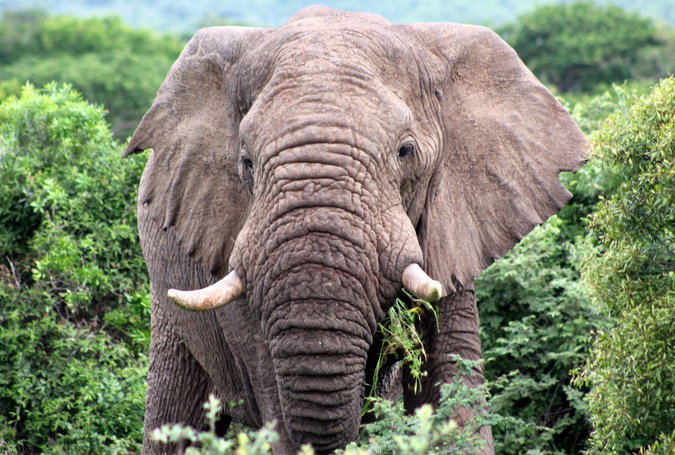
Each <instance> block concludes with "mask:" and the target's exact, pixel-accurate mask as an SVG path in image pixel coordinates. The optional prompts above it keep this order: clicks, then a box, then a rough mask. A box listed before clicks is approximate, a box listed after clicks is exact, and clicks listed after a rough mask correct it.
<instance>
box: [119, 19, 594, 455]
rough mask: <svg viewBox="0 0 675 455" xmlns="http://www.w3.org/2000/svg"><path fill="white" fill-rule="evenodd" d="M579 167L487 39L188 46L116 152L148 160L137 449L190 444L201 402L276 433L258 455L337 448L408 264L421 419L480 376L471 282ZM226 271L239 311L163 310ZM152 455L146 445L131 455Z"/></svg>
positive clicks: (476, 33)
mask: <svg viewBox="0 0 675 455" xmlns="http://www.w3.org/2000/svg"><path fill="white" fill-rule="evenodd" d="M407 144H410V145H412V146H413V147H414V150H413V151H412V152H410V148H406V147H403V146H404V145H407ZM585 147H586V142H585V139H584V137H583V135H582V134H581V133H580V131H579V130H578V129H577V127H576V126H575V125H574V123H573V121H572V120H571V119H570V117H569V115H568V114H567V112H565V110H564V109H563V108H562V107H561V106H560V105H559V104H558V103H557V102H556V101H555V100H554V98H553V97H552V96H551V95H550V94H549V92H548V91H547V90H546V89H545V88H544V87H543V86H542V85H541V84H540V83H539V82H538V81H537V80H536V79H535V78H534V76H532V74H531V73H530V72H529V71H528V70H527V69H526V68H525V67H524V65H523V64H522V62H521V61H520V60H519V59H518V57H517V56H516V55H515V53H514V52H513V50H511V49H510V48H509V47H508V46H507V45H506V44H505V43H504V42H503V41H501V40H500V39H499V38H498V37H497V36H496V35H495V34H494V33H492V32H490V31H489V30H487V29H485V28H481V27H475V26H465V25H457V24H449V23H434V24H412V25H391V24H389V23H388V22H387V21H385V20H384V19H383V18H381V17H378V16H375V15H371V14H355V13H343V12H338V11H333V10H330V9H328V8H323V7H311V8H306V9H304V10H302V11H300V12H299V13H297V14H296V15H295V16H293V18H292V19H291V20H290V21H289V22H288V23H287V24H286V25H284V26H283V27H281V28H279V29H249V28H238V27H217V28H210V29H206V30H202V31H200V32H199V33H198V34H197V35H196V36H195V37H194V38H193V39H192V41H190V43H189V44H188V45H187V47H186V48H185V50H184V51H183V53H182V55H181V56H180V58H179V59H178V61H177V62H176V63H175V65H174V66H173V68H172V69H171V72H170V73H169V75H168V76H167V78H166V81H165V82H164V84H163V85H162V87H161V89H160V90H159V93H158V95H157V98H156V99H155V101H154V104H153V106H152V108H151V109H150V110H149V111H148V113H147V114H146V115H145V117H144V118H143V121H142V123H141V124H140V126H139V127H138V129H137V131H136V133H135V134H134V136H133V138H132V140H131V142H130V144H129V147H128V150H127V153H136V152H140V151H143V150H145V149H148V148H152V149H153V152H152V153H151V154H150V156H149V159H148V163H147V166H146V169H145V173H144V174H143V178H142V180H141V185H140V195H139V229H140V235H141V241H142V245H143V250H144V254H145V258H146V261H147V264H148V269H149V272H150V279H151V283H152V342H151V348H150V369H149V374H148V395H147V409H146V419H145V428H146V435H147V433H148V432H149V431H150V430H152V429H153V428H156V427H158V426H160V425H161V424H165V423H172V422H181V423H184V424H189V425H193V426H195V427H200V425H201V424H202V414H203V410H202V407H201V405H202V403H203V402H204V401H205V400H206V399H207V397H208V394H209V393H212V392H214V393H217V394H218V395H219V396H220V397H221V398H222V399H223V400H224V402H231V401H233V402H241V403H240V404H239V405H237V406H235V407H234V408H232V409H231V410H229V411H228V413H229V416H230V417H231V418H232V419H234V420H235V421H238V422H241V423H243V424H246V425H251V426H260V425H261V424H262V423H263V422H266V421H271V420H276V421H277V422H278V425H277V429H278V430H279V431H280V433H281V442H280V443H279V444H278V445H277V446H276V447H275V448H274V449H275V453H277V454H285V453H290V452H292V451H294V450H296V449H297V448H298V447H299V446H300V445H301V444H303V443H312V444H314V446H315V448H316V449H317V450H318V451H320V452H324V451H329V450H331V449H334V448H337V447H342V446H344V445H345V444H347V443H348V442H350V441H352V440H354V439H355V438H356V436H357V432H358V428H359V424H360V421H361V414H360V411H361V406H362V399H363V394H364V384H365V383H366V382H367V381H369V380H370V378H371V377H372V362H369V359H371V360H372V359H373V358H374V354H375V351H376V350H377V349H378V346H377V344H376V343H374V342H373V340H374V338H375V333H376V323H377V321H378V319H380V318H381V317H382V316H383V314H384V312H385V311H386V309H387V308H388V307H389V306H390V305H391V304H392V303H393V300H394V299H395V297H396V295H397V293H398V292H399V290H400V288H401V272H402V271H403V269H404V268H405V267H406V266H407V265H408V264H410V263H413V262H416V263H419V264H421V265H422V267H423V268H424V269H425V271H426V272H427V273H428V274H429V275H430V276H431V277H432V278H435V279H437V280H439V281H440V282H441V283H442V284H443V288H444V293H445V297H443V298H442V299H441V300H440V301H439V302H438V305H439V317H440V320H439V324H438V328H437V326H436V324H435V323H434V321H433V320H432V319H431V317H430V316H427V317H426V319H425V320H424V321H423V323H422V324H421V326H422V330H423V336H424V343H425V347H426V351H427V353H428V354H429V355H428V360H427V362H426V365H425V369H426V371H427V372H428V375H427V376H426V377H425V378H424V380H423V387H422V391H421V392H420V393H418V394H414V393H413V392H412V390H411V388H409V387H408V383H409V382H408V380H407V378H406V375H405V374H404V375H403V393H404V400H405V405H406V407H407V408H408V409H413V408H415V407H416V406H418V405H420V404H422V403H425V402H430V403H435V402H437V400H438V388H437V387H436V386H435V384H437V383H441V382H447V381H449V380H450V378H451V376H452V374H453V371H455V367H454V365H453V364H452V362H450V360H449V359H448V356H447V355H448V354H450V353H455V354H459V355H461V356H463V357H466V358H469V359H479V358H481V351H480V343H479V338H478V313H477V310H476V304H475V299H474V292H473V284H472V283H473V280H474V278H475V277H476V276H477V275H478V274H479V273H480V271H481V270H482V269H483V268H485V267H486V266H487V265H489V264H490V263H491V262H492V261H493V260H494V259H495V258H497V257H500V256H502V255H503V254H504V253H505V252H506V251H508V250H509V249H510V248H512V247H513V245H514V244H515V243H517V242H518V241H519V240H520V239H521V238H522V237H523V236H524V235H525V234H526V233H527V232H528V231H530V230H531V229H532V228H533V227H534V226H536V225H538V224H540V223H542V222H543V221H544V220H545V219H546V218H548V217H549V216H550V215H552V214H554V213H556V212H557V211H558V210H559V209H560V208H561V207H562V205H563V204H564V203H565V202H566V201H567V200H568V198H569V196H570V195H569V193H568V192H567V191H566V190H565V189H564V188H563V187H562V185H561V184H560V183H559V181H558V173H559V172H560V171H575V170H576V169H578V168H579V166H580V165H581V164H582V162H583V159H584V158H583V154H584V150H585ZM409 152H410V153H409ZM233 269H234V270H236V271H237V273H238V274H239V276H240V277H242V279H243V281H244V283H245V297H243V298H240V299H238V300H236V301H235V302H233V303H231V304H229V305H227V306H225V307H222V308H219V309H216V310H212V311H206V312H201V313H197V312H189V311H186V310H184V309H181V308H179V307H177V306H175V305H174V304H172V303H170V302H169V301H168V299H167V297H166V293H167V290H168V289H169V288H177V289H197V288H202V287H205V286H207V285H209V284H211V283H214V282H215V281H217V280H218V279H219V278H221V277H222V276H224V275H225V274H227V273H228V272H229V271H230V270H233ZM482 380H483V379H482V374H481V372H479V374H478V375H477V376H475V377H472V378H467V379H466V381H467V382H468V383H470V384H472V385H475V384H479V383H481V382H482ZM458 417H459V418H460V420H461V419H462V418H466V416H458ZM223 421H224V422H225V424H226V423H227V422H228V421H229V419H228V418H227V417H226V418H224V419H223ZM223 426H225V425H223ZM482 435H483V437H484V438H485V439H486V440H487V446H486V449H485V451H484V452H485V453H492V452H493V449H492V441H491V436H490V431H489V428H484V429H483V430H482ZM162 451H166V448H160V447H158V446H156V445H154V443H152V442H151V441H149V439H148V438H147V436H146V441H145V445H144V450H143V453H146V454H147V453H160V452H162Z"/></svg>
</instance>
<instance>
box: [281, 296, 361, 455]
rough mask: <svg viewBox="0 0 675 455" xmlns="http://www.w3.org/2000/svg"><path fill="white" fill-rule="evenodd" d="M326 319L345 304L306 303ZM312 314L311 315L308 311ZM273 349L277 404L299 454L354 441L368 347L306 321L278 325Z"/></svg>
mask: <svg viewBox="0 0 675 455" xmlns="http://www.w3.org/2000/svg"><path fill="white" fill-rule="evenodd" d="M307 305H308V306H314V307H315V308H316V307H319V306H320V308H321V310H320V311H322V312H325V313H326V314H327V315H329V314H331V313H339V312H340V311H341V310H340V308H341V307H342V306H343V303H342V302H337V301H334V302H327V301H320V302H307ZM308 311H309V310H308ZM278 325H279V326H284V327H287V328H285V329H282V332H283V333H279V334H277V336H275V337H273V339H272V341H271V343H270V348H271V355H272V361H273V365H274V370H275V373H276V377H277V384H278V392H279V400H280V404H281V409H282V412H283V424H284V425H285V427H286V431H287V434H288V435H289V437H290V439H291V441H292V443H293V445H294V446H295V449H298V448H299V447H300V446H301V445H302V444H306V443H310V444H312V445H313V446H314V449H315V450H316V451H317V452H318V453H328V452H331V451H333V450H334V449H337V448H341V447H344V446H345V445H346V444H348V443H349V442H351V441H353V440H355V439H356V437H357V435H358V428H359V424H360V417H361V407H362V400H363V398H362V397H363V384H364V380H365V367H366V356H367V351H368V345H369V344H370V342H369V341H368V338H367V337H366V336H364V335H365V334H359V335H356V334H353V333H349V329H347V328H345V327H330V326H326V323H325V322H322V324H321V325H323V327H320V328H319V327H313V325H319V324H312V323H311V322H310V323H308V321H307V320H302V321H293V320H289V319H286V320H284V321H283V322H281V321H280V322H279V324H278Z"/></svg>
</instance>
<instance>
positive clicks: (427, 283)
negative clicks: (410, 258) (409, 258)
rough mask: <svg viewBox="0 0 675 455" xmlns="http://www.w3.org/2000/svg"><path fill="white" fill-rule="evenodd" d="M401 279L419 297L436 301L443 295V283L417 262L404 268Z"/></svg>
mask: <svg viewBox="0 0 675 455" xmlns="http://www.w3.org/2000/svg"><path fill="white" fill-rule="evenodd" d="M401 281H402V282H403V286H405V287H406V288H407V289H408V290H409V291H410V292H412V293H413V295H414V296H415V297H417V298H418V299H422V300H426V301H427V302H435V301H437V300H438V299H440V298H441V296H442V295H443V287H442V286H441V283H439V282H438V281H436V280H433V279H431V278H430V277H429V275H427V274H426V273H425V272H424V270H422V268H421V267H420V266H419V265H417V264H410V265H409V266H408V267H406V268H405V270H403V276H402V278H401Z"/></svg>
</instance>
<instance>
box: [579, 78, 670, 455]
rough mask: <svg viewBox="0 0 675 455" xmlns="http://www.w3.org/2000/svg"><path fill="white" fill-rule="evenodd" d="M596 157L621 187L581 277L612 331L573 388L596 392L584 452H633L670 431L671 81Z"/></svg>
mask: <svg viewBox="0 0 675 455" xmlns="http://www.w3.org/2000/svg"><path fill="white" fill-rule="evenodd" d="M594 155H595V157H596V159H597V160H598V161H600V162H601V163H602V164H603V165H605V166H606V167H608V168H609V169H610V171H612V172H615V173H620V174H621V177H622V182H621V184H620V185H619V186H618V188H617V189H616V191H615V192H614V193H613V194H612V195H611V196H608V197H607V198H606V199H604V200H603V201H601V202H600V204H599V206H598V210H597V211H596V213H595V214H594V215H593V216H592V218H591V223H590V227H591V232H590V234H589V242H593V243H594V244H595V248H593V249H591V250H590V251H588V253H587V255H586V256H585V259H584V263H583V278H584V281H585V283H587V285H588V287H589V289H590V290H591V293H592V296H593V299H594V301H595V302H596V303H597V304H598V306H599V307H601V308H606V309H607V310H608V311H609V312H610V313H611V314H612V315H614V318H615V325H614V326H613V327H611V328H608V329H606V330H603V331H601V332H600V333H599V334H598V336H597V338H596V339H595V341H594V344H593V349H592V352H591V356H590V358H589V360H588V362H587V363H586V365H585V367H584V369H583V371H581V372H580V373H579V376H578V377H577V381H578V382H579V383H580V384H585V385H590V386H591V387H592V389H591V392H590V393H589V395H588V396H587V402H588V409H589V412H590V415H591V420H592V423H593V434H592V437H591V440H590V442H591V449H590V451H589V453H625V452H634V451H636V450H637V449H639V448H644V447H646V446H648V445H649V444H652V443H655V442H656V441H657V440H659V438H662V442H661V444H663V441H667V439H663V438H665V437H664V436H661V435H671V434H672V433H673V431H674V430H675V395H674V394H673V390H675V352H674V351H673V346H674V344H675V343H674V342H675V318H674V317H673V308H674V307H675V262H674V261H673V257H674V255H675V239H674V236H673V228H674V227H675V209H674V207H675V192H673V188H675V167H674V166H673V162H674V161H675V79H674V78H672V77H671V78H669V79H665V80H663V81H662V82H661V83H660V84H659V85H657V86H656V87H655V88H654V90H653V92H652V93H651V94H650V95H648V96H644V97H641V98H640V99H639V100H638V101H637V102H636V103H635V105H634V106H633V108H632V109H631V110H630V112H629V113H628V114H625V113H622V112H619V113H617V114H616V115H612V116H610V118H609V120H608V121H607V123H606V124H605V125H604V127H603V128H602V130H601V131H600V132H599V133H598V134H597V135H596V136H595V143H594ZM669 440H670V441H671V442H672V436H671V437H670V439H669ZM670 448H671V449H672V448H673V446H672V445H671V446H670ZM657 453H658V452H657Z"/></svg>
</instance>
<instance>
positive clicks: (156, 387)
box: [142, 315, 229, 455]
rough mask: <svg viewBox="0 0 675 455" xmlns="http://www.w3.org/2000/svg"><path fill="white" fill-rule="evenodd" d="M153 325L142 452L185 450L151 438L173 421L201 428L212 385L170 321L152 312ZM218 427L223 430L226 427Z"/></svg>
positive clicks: (144, 453) (227, 420) (161, 452)
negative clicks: (155, 315)
mask: <svg viewBox="0 0 675 455" xmlns="http://www.w3.org/2000/svg"><path fill="white" fill-rule="evenodd" d="M152 325H153V327H152V334H153V336H152V339H151V342H150V364H149V368H148V391H147V396H146V402H145V424H144V426H145V434H144V438H143V439H144V440H143V452H142V454H143V455H151V454H152V455H156V454H175V453H182V451H183V448H184V447H181V445H180V444H179V445H178V446H176V445H167V444H159V443H157V442H155V441H153V440H152V438H151V434H152V432H153V430H154V429H156V428H159V427H161V426H162V425H165V424H173V423H181V424H183V425H187V426H191V427H193V428H196V429H202V426H203V421H204V408H203V404H204V402H205V401H207V399H208V396H209V393H211V392H212V391H213V385H212V383H211V380H210V379H209V377H208V376H207V374H206V372H205V371H204V370H203V369H202V367H201V366H200V365H199V364H198V363H197V361H196V360H195V358H194V357H193V356H192V354H191V353H190V352H189V350H188V348H187V346H185V344H184V343H183V342H182V341H181V340H180V338H179V336H178V335H177V334H176V333H175V331H174V330H173V329H172V328H171V325H170V324H169V323H167V321H165V320H162V318H160V317H154V315H153V320H152ZM221 421H222V422H221V424H220V425H219V427H221V426H223V424H225V425H226V424H227V423H229V419H228V418H227V417H225V418H221ZM219 430H221V432H223V433H224V429H222V428H219ZM182 445H185V444H182Z"/></svg>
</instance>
